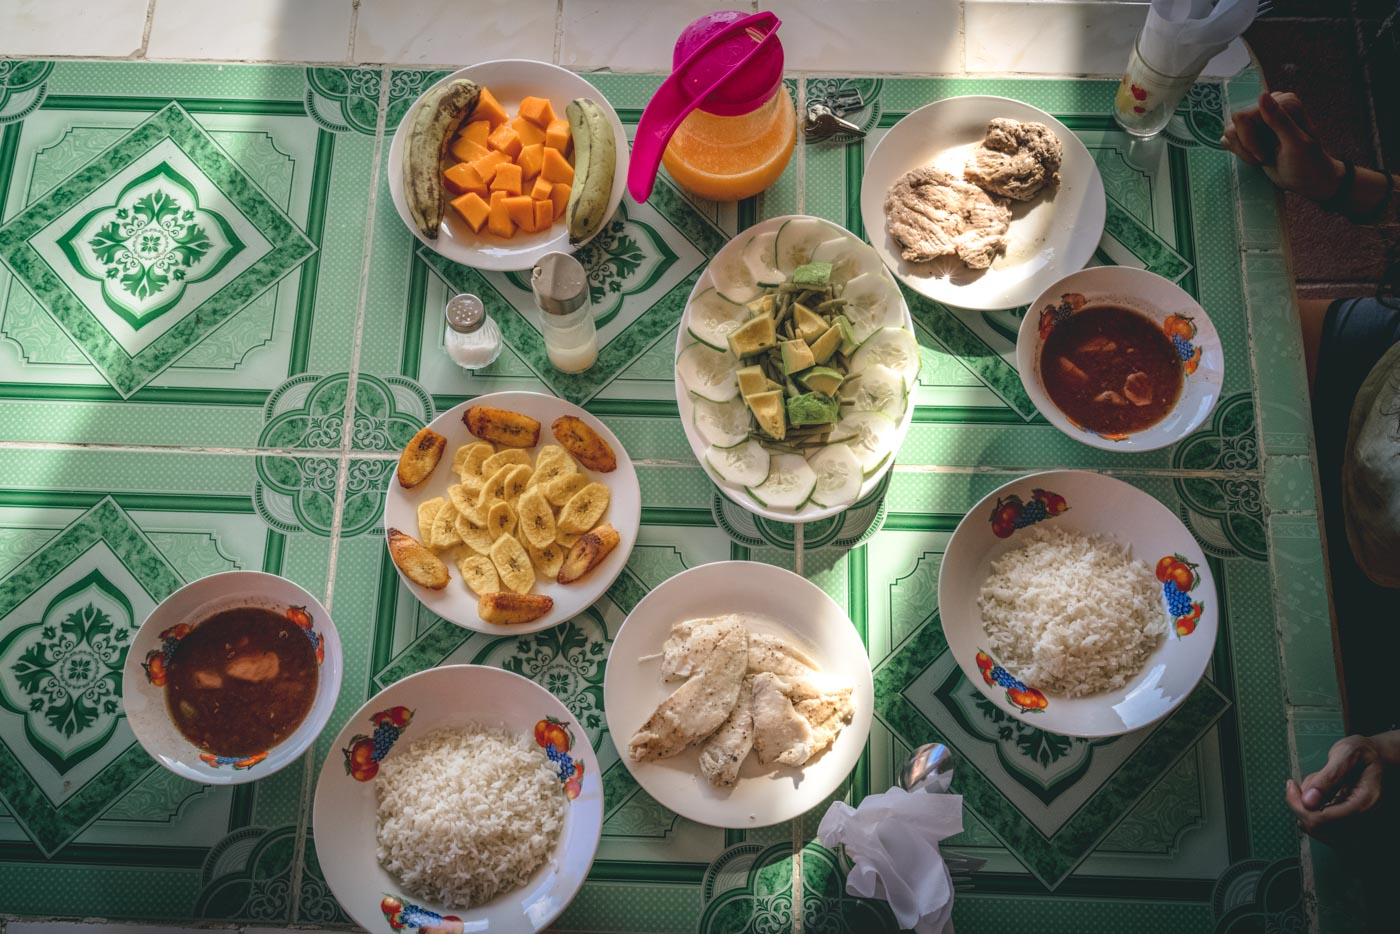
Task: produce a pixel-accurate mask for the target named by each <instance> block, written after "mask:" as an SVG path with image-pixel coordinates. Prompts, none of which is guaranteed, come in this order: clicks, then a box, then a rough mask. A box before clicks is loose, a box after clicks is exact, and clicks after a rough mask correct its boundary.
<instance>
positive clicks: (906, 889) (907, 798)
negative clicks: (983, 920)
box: [817, 773, 963, 934]
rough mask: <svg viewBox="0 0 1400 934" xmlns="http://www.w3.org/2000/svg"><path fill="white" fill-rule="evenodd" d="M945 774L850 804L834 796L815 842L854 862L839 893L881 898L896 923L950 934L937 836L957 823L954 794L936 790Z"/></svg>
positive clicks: (949, 886)
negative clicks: (842, 850) (841, 851)
mask: <svg viewBox="0 0 1400 934" xmlns="http://www.w3.org/2000/svg"><path fill="white" fill-rule="evenodd" d="M950 781H952V775H951V773H949V774H946V775H940V776H936V777H932V778H930V779H929V780H928V781H926V782H925V783H924V784H922V785H920V786H919V787H918V788H917V789H916V790H914V791H905V790H904V789H903V788H898V787H894V788H891V789H890V790H889V791H886V792H885V793H884V794H878V795H870V796H869V797H868V798H866V799H865V800H864V801H862V802H861V803H860V806H859V807H856V808H853V807H851V806H850V805H849V804H846V803H845V802H844V801H834V802H832V805H831V807H830V808H828V809H827V812H826V816H825V817H823V818H822V822H821V826H819V827H818V828H817V837H818V839H819V840H820V841H821V844H822V846H824V847H827V848H828V849H835V847H836V845H837V844H843V845H845V847H846V854H847V855H848V856H850V858H851V860H852V862H854V863H855V866H854V867H853V868H852V869H851V874H850V875H849V876H848V877H847V878H846V892H847V893H848V894H850V895H858V896H860V897H861V898H880V899H884V900H885V901H886V902H888V903H889V906H890V910H891V911H893V912H894V917H895V920H896V921H898V922H899V926H900V927H901V928H904V929H906V930H908V929H912V930H914V931H916V932H917V934H953V925H952V922H951V918H952V915H953V882H952V879H951V878H949V876H948V867H947V866H946V865H945V864H944V862H943V854H942V853H940V852H939V850H938V841H940V840H943V839H945V838H947V837H951V836H952V835H953V834H955V833H960V832H961V831H962V829H963V816H962V795H951V794H941V793H938V792H946V791H947V788H948V783H949V782H950Z"/></svg>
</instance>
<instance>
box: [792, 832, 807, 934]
mask: <svg viewBox="0 0 1400 934" xmlns="http://www.w3.org/2000/svg"><path fill="white" fill-rule="evenodd" d="M804 816H805V815H804ZM804 901H805V898H804V896H803V894H802V817H796V818H794V819H793V821H792V934H802V931H803V926H804V924H805V923H806V919H805V918H804V917H803V916H802V908H803V902H804Z"/></svg>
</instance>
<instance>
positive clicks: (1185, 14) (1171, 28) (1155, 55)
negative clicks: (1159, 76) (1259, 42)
mask: <svg viewBox="0 0 1400 934" xmlns="http://www.w3.org/2000/svg"><path fill="white" fill-rule="evenodd" d="M1258 9H1259V0H1218V2H1216V3H1214V5H1212V0H1152V6H1151V7H1150V8H1149V9H1148V11H1147V22H1145V23H1144V24H1143V27H1142V37H1141V38H1140V39H1139V40H1138V53H1139V54H1140V55H1141V56H1142V59H1143V61H1145V62H1146V63H1147V64H1148V65H1149V66H1151V67H1152V68H1154V69H1156V70H1157V71H1160V72H1162V73H1163V74H1166V75H1172V76H1178V75H1195V74H1199V73H1200V71H1201V69H1202V68H1204V67H1206V62H1208V61H1210V60H1211V59H1212V58H1214V57H1215V56H1217V55H1219V54H1220V53H1221V52H1223V51H1224V50H1225V46H1227V45H1229V44H1230V43H1231V42H1232V41H1234V39H1235V37H1237V36H1238V35H1239V34H1240V33H1242V32H1244V31H1245V30H1246V29H1248V28H1249V24H1250V23H1252V22H1254V15H1255V13H1257V12H1258Z"/></svg>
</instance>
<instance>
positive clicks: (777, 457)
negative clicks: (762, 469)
mask: <svg viewBox="0 0 1400 934" xmlns="http://www.w3.org/2000/svg"><path fill="white" fill-rule="evenodd" d="M816 485H817V474H816V471H814V470H813V469H812V466H811V465H810V464H808V463H807V459H806V458H805V457H803V456H802V455H801V454H774V455H773V456H771V457H770V458H769V459H768V478H767V479H766V480H764V481H763V482H762V483H760V484H758V485H757V486H751V487H749V488H748V489H749V495H750V496H752V497H753V498H754V499H756V500H758V502H759V505H761V506H766V507H768V508H769V509H792V510H797V509H801V508H802V506H803V505H804V504H805V503H806V502H807V498H808V497H809V496H811V495H812V489H813V487H815V486H816Z"/></svg>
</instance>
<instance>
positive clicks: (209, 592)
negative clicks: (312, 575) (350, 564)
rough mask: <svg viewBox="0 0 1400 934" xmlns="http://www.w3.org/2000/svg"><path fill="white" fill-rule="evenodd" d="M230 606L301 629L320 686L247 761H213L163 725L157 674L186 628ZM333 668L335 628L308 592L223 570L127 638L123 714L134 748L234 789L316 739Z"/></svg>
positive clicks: (165, 714)
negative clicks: (280, 734)
mask: <svg viewBox="0 0 1400 934" xmlns="http://www.w3.org/2000/svg"><path fill="white" fill-rule="evenodd" d="M238 606H257V607H264V608H266V609H269V610H272V611H274V612H276V613H280V614H284V615H285V616H286V618H287V619H288V620H290V621H291V622H294V623H296V624H297V625H298V626H299V627H300V628H301V629H302V630H303V631H305V633H306V635H307V638H308V639H310V640H311V643H312V645H314V646H315V647H316V656H317V661H318V662H319V665H318V668H319V674H320V680H319V681H318V682H317V685H316V697H315V699H314V700H313V701H312V702H311V709H310V710H309V711H307V714H306V717H305V718H304V719H303V720H302V721H301V724H300V725H299V726H298V727H297V728H296V729H295V730H294V731H292V733H291V735H290V736H288V737H287V738H286V739H284V740H283V741H282V742H280V743H278V744H277V745H276V746H273V747H272V748H271V749H268V750H265V751H263V752H258V753H253V754H251V755H242V756H216V755H212V754H210V753H208V752H206V751H204V750H203V749H201V748H199V747H198V746H196V745H195V744H194V743H192V742H190V741H189V740H188V739H186V738H185V736H184V734H183V733H181V732H180V729H179V728H178V727H177V726H176V725H175V723H174V721H173V720H172V719H171V716H170V708H169V706H168V705H167V704H166V689H165V685H166V673H165V668H166V666H167V665H168V664H169V662H170V659H171V657H172V655H173V654H174V652H175V649H176V646H177V645H178V643H179V640H180V639H183V638H184V637H185V635H187V634H188V633H189V630H190V627H191V626H193V625H196V624H198V623H200V622H202V621H203V620H206V619H208V618H209V617H211V616H213V615H214V614H215V613H218V612H220V611H221V610H226V609H230V608H232V607H238ZM341 667H342V657H341V648H340V636H339V634H338V633H337V632H336V628H335V624H334V623H332V622H331V616H330V614H329V613H328V612H326V608H325V607H323V606H321V604H320V601H318V600H317V599H316V598H315V597H314V596H312V595H311V594H310V593H309V592H308V591H306V590H304V589H303V588H302V587H300V586H298V585H297V584H294V583H292V582H291V581H289V580H287V579H286V578H285V577H278V576H277V575H276V574H267V573H264V572H262V571H224V572H223V573H220V574H210V575H209V576H208V577H201V578H199V579H198V580H195V581H191V582H190V583H188V584H186V585H185V586H183V587H181V588H180V589H179V590H177V591H175V592H174V593H172V594H171V595H170V596H168V597H166V598H165V599H164V600H162V601H161V602H160V603H159V604H158V605H157V606H156V608H155V609H154V610H152V611H151V615H150V616H148V617H146V620H145V622H143V623H142V624H141V628H140V629H139V630H137V632H136V635H135V637H134V638H133V639H132V640H131V647H130V649H129V650H128V651H127V653H126V663H125V664H124V665H123V667H122V673H121V684H122V686H123V696H122V705H123V708H124V710H123V712H124V713H125V714H126V719H127V723H128V724H130V726H131V732H132V733H133V734H134V735H135V736H136V740H137V742H139V743H140V744H141V747H142V748H143V749H145V750H146V752H147V753H149V754H150V756H151V758H152V759H155V760H156V761H157V762H159V763H160V764H161V765H163V766H165V768H167V769H169V770H170V771H172V772H174V773H175V774H176V775H179V776H180V777H181V778H187V779H189V780H190V781H193V782H199V783H200V784H204V785H241V784H243V783H244V782H252V781H257V780H258V779H260V778H266V777H267V776H269V775H271V774H272V773H273V772H276V771H277V770H279V769H282V768H285V767H286V766H288V765H291V764H292V763H293V762H296V761H297V760H298V759H300V758H301V756H302V754H303V753H304V752H306V750H307V749H308V748H309V747H310V746H311V744H312V743H313V742H315V741H316V737H317V736H319V735H320V734H321V730H323V729H325V726H326V722H327V721H328V720H330V717H331V711H332V710H333V709H334V708H335V701H336V696H337V695H338V694H339V693H340V676H341ZM104 683H105V682H104ZM94 691H96V688H94Z"/></svg>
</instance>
